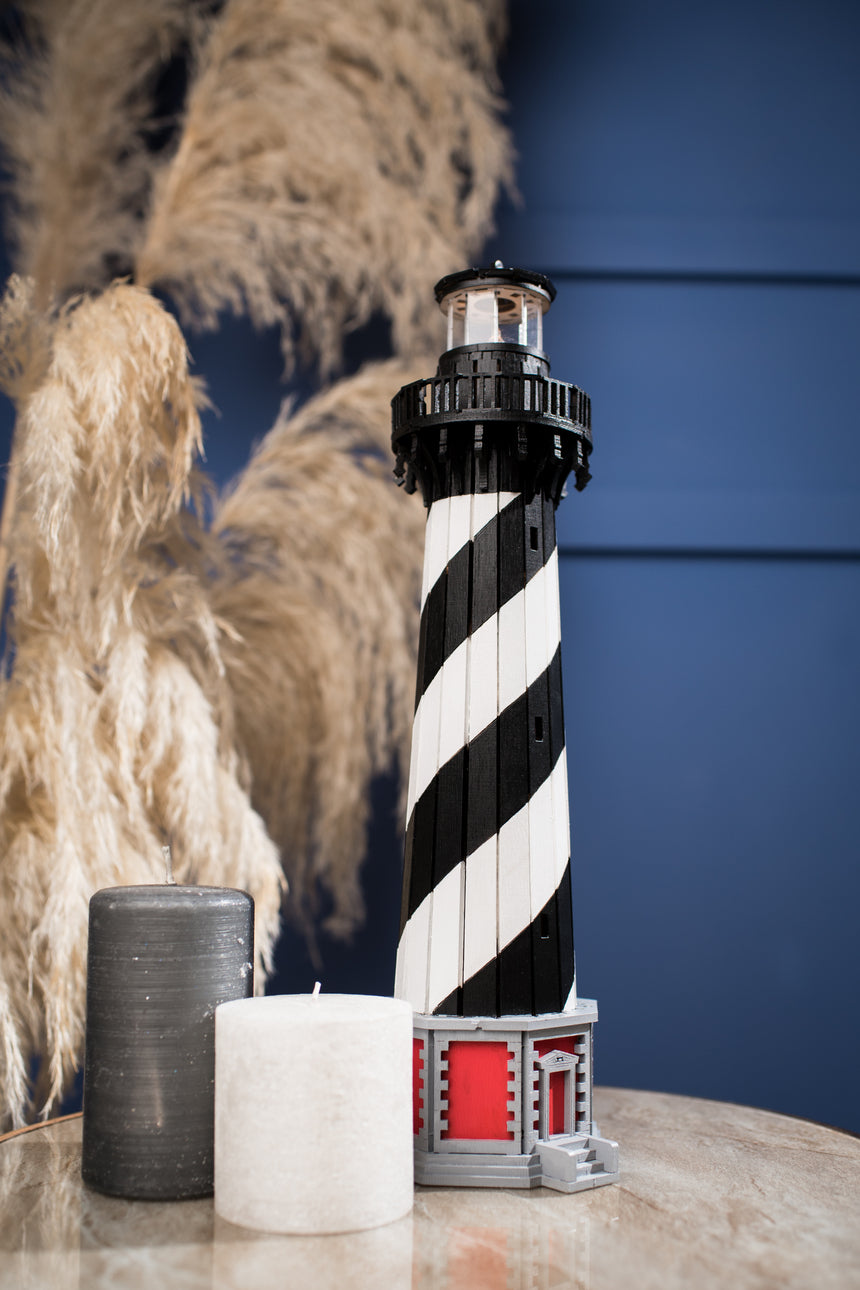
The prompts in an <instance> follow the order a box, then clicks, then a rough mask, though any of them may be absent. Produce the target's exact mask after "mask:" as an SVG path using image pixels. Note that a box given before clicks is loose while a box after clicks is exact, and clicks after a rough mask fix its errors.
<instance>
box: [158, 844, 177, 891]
mask: <svg viewBox="0 0 860 1290" xmlns="http://www.w3.org/2000/svg"><path fill="white" fill-rule="evenodd" d="M161 854H162V855H163V856H164V868H165V869H166V870H167V878H166V879H165V881H166V882H167V883H168V885H169V886H171V887H175V886H176V879H175V878H174V876H173V856H172V855H171V854H170V847H162V848H161Z"/></svg>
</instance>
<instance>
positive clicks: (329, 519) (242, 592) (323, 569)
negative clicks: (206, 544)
mask: <svg viewBox="0 0 860 1290" xmlns="http://www.w3.org/2000/svg"><path fill="white" fill-rule="evenodd" d="M423 367H426V360H425V361H424V364H423ZM423 367H422V369H421V370H423ZM419 374H420V373H419V369H418V367H413V368H409V367H407V366H406V365H404V364H403V363H402V362H397V361H390V362H386V363H377V364H372V365H368V366H367V367H366V368H364V369H363V370H362V371H361V372H359V373H358V375H357V376H354V377H351V378H350V379H348V380H343V381H340V382H338V384H337V385H335V386H334V387H332V388H331V389H330V390H328V391H326V392H325V393H323V394H321V395H319V396H317V397H316V398H314V399H312V400H311V401H310V402H309V403H307V404H306V405H305V406H304V407H303V408H302V409H301V410H300V411H299V412H298V413H297V414H296V415H295V416H292V417H291V416H289V415H288V413H287V412H286V410H285V411H284V413H283V414H282V416H281V418H280V420H279V421H278V423H277V424H276V425H275V427H274V428H273V429H272V430H271V431H270V432H269V434H268V435H267V437H266V438H265V439H264V440H263V442H262V444H261V445H260V447H259V449H258V451H257V452H256V453H255V455H254V457H253V458H252V460H251V463H250V465H249V466H248V467H247V468H246V470H245V471H244V473H243V475H242V477H241V479H240V480H239V482H238V485H237V486H236V488H235V490H234V491H233V492H232V493H231V494H230V495H229V496H228V497H227V498H226V499H225V500H224V501H222V503H221V505H220V507H219V508H218V511H217V514H216V518H215V533H216V534H217V536H218V537H219V539H220V540H221V542H222V543H223V546H224V551H225V555H226V560H225V563H224V568H225V570H226V574H225V576H224V577H222V578H220V579H217V580H216V582H215V583H214V585H213V588H212V606H213V611H214V613H215V614H216V616H217V617H218V618H219V620H221V619H226V620H227V621H228V622H229V623H230V625H231V627H232V628H233V631H234V633H235V635H230V636H228V637H227V638H226V639H225V641H224V644H223V646H222V654H223V658H224V661H225V666H226V668H227V676H228V682H229V685H230V690H231V692H232V694H233V695H234V697H235V712H236V741H237V746H238V748H239V750H240V753H241V755H242V757H243V758H244V759H245V761H246V762H247V765H248V768H249V773H250V782H251V785H252V788H251V794H252V800H253V802H254V805H255V806H256V807H257V809H258V810H259V811H260V813H261V815H262V816H263V817H264V819H265V820H266V822H267V825H268V827H269V832H270V833H271V835H272V837H273V838H274V839H275V841H276V842H277V843H278V845H279V846H280V847H281V850H282V853H283V859H284V866H285V869H286V871H287V875H288V877H289V879H290V889H291V898H292V900H293V901H296V902H298V903H299V904H300V905H303V906H304V908H305V909H306V910H307V909H308V908H313V904H314V895H315V889H316V886H317V884H319V886H320V887H321V888H322V889H324V890H325V891H327V892H328V893H329V894H330V896H331V897H332V900H333V906H334V908H333V912H332V914H331V918H330V920H329V926H330V928H332V929H333V930H335V931H348V930H350V929H351V928H352V927H354V926H355V924H356V923H357V922H359V921H360V919H361V917H362V909H363V906H362V900H361V892H360V885H359V865H360V863H361V860H362V858H363V856H364V850H365V842H366V828H367V819H368V813H369V791H368V790H369V783H370V779H371V776H372V775H373V774H374V773H376V772H378V771H381V770H383V769H385V768H386V767H387V766H388V765H389V764H390V761H391V757H392V749H393V750H394V751H395V753H396V754H397V755H399V758H400V762H401V766H404V765H405V758H406V753H407V740H408V737H409V732H410V728H411V718H412V700H413V695H414V686H415V648H416V643H417V635H418V611H417V606H418V595H419V591H420V562H419V561H418V560H416V552H420V549H421V537H422V533H423V528H424V519H425V513H424V509H423V507H422V506H421V503H420V501H419V500H417V499H416V498H415V497H409V496H407V495H405V494H404V493H402V492H400V490H398V489H397V488H396V487H395V485H394V482H393V479H392V470H391V449H390V446H389V442H388V440H389V435H390V410H389V404H390V401H391V392H392V390H393V389H394V390H396V389H397V388H398V386H400V385H402V384H403V383H404V382H405V381H407V380H411V379H414V378H415V377H416V376H418V375H419ZM392 881H395V882H396V881H397V875H395V874H392Z"/></svg>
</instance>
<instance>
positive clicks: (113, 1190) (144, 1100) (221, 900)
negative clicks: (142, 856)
mask: <svg viewBox="0 0 860 1290" xmlns="http://www.w3.org/2000/svg"><path fill="white" fill-rule="evenodd" d="M253 961H254V902H253V900H252V899H251V897H250V896H249V895H248V894H247V893H246V892H243V891H232V890H230V889H229V888H223V887H182V886H176V885H174V884H171V883H165V884H164V885H162V886H140V887H108V888H106V889H105V890H103V891H97V892H96V894H95V895H94V896H93V898H92V900H91V901H90V931H89V949H88V954H87V1029H86V1060H85V1069H84V1125H83V1128H84V1136H83V1155H82V1160H81V1172H82V1174H83V1178H84V1181H85V1182H86V1183H89V1185H90V1186H91V1187H95V1188H97V1189H98V1190H99V1191H103V1192H107V1193H108V1194H109V1195H113V1196H127V1197H137V1198H141V1199H159V1200H178V1199H181V1198H183V1197H190V1196H205V1195H210V1194H211V1192H212V1185H213V1142H214V1114H215V1110H214V1108H215V1102H214V1096H215V1093H214V1090H215V1008H216V1007H217V1005H218V1004H219V1003H225V1002H227V1001H228V1000H230V999H242V998H246V997H247V996H249V995H250V994H252V993H253Z"/></svg>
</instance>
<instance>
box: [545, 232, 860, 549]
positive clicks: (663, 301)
mask: <svg viewBox="0 0 860 1290" xmlns="http://www.w3.org/2000/svg"><path fill="white" fill-rule="evenodd" d="M539 252H540V246H537V247H536V248H535V254H537V255H538V256H539ZM533 258H534V257H533ZM556 285H557V286H558V289H559V294H558V298H557V300H556V302H555V304H554V305H553V306H552V309H551V311H550V313H549V314H548V316H547V320H546V329H545V335H546V344H547V349H548V351H549V353H550V355H551V358H552V365H553V372H554V373H555V375H557V376H559V377H561V378H564V379H567V380H573V381H574V382H576V383H577V384H579V385H581V386H582V387H583V388H584V389H586V390H587V391H588V393H589V394H590V395H591V398H592V413H593V422H594V439H595V448H594V455H593V458H592V471H593V474H594V482H593V483H592V484H590V485H589V487H588V488H587V489H586V491H585V492H584V493H583V494H582V495H581V496H578V497H576V498H575V499H574V500H573V501H571V502H568V503H567V504H566V505H565V506H563V507H562V508H561V510H560V511H559V538H560V541H561V542H563V543H576V544H577V545H584V546H600V547H605V546H615V547H627V546H631V545H636V546H639V545H645V546H649V547H651V546H658V547H663V546H679V545H681V546H688V547H704V548H713V547H730V548H735V549H738V548H749V547H752V548H755V549H762V548H764V549H772V548H774V547H779V548H786V547H788V548H796V547H798V546H801V547H809V548H814V549H818V550H822V549H829V550H832V549H834V548H839V549H844V548H846V547H849V548H851V549H853V550H855V551H857V552H858V553H860V471H858V469H857V467H858V464H860V463H858V402H857V393H856V389H855V380H854V375H853V373H854V367H855V365H856V363H857V355H858V354H860V289H852V288H845V287H821V286H815V287H812V286H794V285H775V284H768V285H752V284H750V283H737V282H734V283H732V282H728V283H706V284H702V283H695V282H681V281H678V282H670V283H665V282H664V283H654V282H637V281H632V282H631V281H610V282H600V281H594V280H588V281H580V280H577V279H576V278H575V277H569V278H562V277H557V278H556Z"/></svg>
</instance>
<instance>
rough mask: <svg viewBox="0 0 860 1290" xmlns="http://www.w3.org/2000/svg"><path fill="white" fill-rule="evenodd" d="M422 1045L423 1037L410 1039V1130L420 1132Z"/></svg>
mask: <svg viewBox="0 0 860 1290" xmlns="http://www.w3.org/2000/svg"><path fill="white" fill-rule="evenodd" d="M423 1047H424V1040H423V1039H413V1040H412V1132H413V1133H420V1131H421V1126H422V1124H423V1123H424V1117H423V1114H422V1112H423V1111H424V1098H423V1097H422V1093H423V1091H424V1061H423V1059H422V1057H421V1050H422V1048H423Z"/></svg>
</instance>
